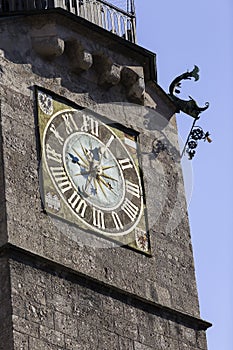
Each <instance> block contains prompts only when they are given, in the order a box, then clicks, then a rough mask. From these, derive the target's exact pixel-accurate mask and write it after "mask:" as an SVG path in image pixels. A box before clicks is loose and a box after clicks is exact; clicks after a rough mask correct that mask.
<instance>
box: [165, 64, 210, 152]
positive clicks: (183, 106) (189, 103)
mask: <svg viewBox="0 0 233 350" xmlns="http://www.w3.org/2000/svg"><path fill="white" fill-rule="evenodd" d="M198 73H199V68H198V67H197V66H194V68H193V70H192V71H191V72H189V71H188V72H186V73H183V74H181V75H179V76H178V77H177V78H175V79H174V80H173V81H172V83H171V85H170V87H169V95H168V96H169V97H170V99H171V100H172V101H173V103H174V104H175V105H176V107H177V109H176V112H177V113H179V112H183V113H185V114H188V115H190V116H191V117H192V118H194V121H193V124H192V127H191V130H190V132H189V135H188V138H187V141H186V143H185V146H184V149H183V152H182V155H181V156H183V155H184V153H185V152H186V153H187V154H188V156H189V159H192V158H193V157H194V155H195V153H196V148H197V145H198V141H199V140H204V141H206V140H207V141H208V142H212V140H211V139H210V138H209V136H210V133H209V132H206V133H205V132H204V131H203V129H202V128H201V127H199V126H195V123H196V121H197V120H198V119H199V118H200V113H201V112H203V111H205V110H206V109H207V108H208V107H209V102H206V103H205V106H204V107H199V106H198V105H197V102H196V101H195V100H194V99H193V98H192V97H191V96H189V98H190V100H182V99H180V98H179V97H177V96H176V95H175V94H179V93H180V88H181V81H182V80H191V79H192V78H194V80H195V81H197V80H199V74H198Z"/></svg>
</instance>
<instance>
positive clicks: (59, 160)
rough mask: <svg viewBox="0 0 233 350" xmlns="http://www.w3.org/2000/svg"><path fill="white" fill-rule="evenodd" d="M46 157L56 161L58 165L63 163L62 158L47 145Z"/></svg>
mask: <svg viewBox="0 0 233 350" xmlns="http://www.w3.org/2000/svg"><path fill="white" fill-rule="evenodd" d="M46 156H47V158H48V159H51V160H54V161H55V162H57V163H62V156H61V154H59V153H56V151H55V150H54V149H53V148H52V147H51V146H50V145H49V144H48V143H47V144H46Z"/></svg>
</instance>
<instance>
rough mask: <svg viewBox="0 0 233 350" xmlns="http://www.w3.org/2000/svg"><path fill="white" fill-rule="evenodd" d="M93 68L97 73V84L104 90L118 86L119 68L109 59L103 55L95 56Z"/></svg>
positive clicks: (119, 78)
mask: <svg viewBox="0 0 233 350" xmlns="http://www.w3.org/2000/svg"><path fill="white" fill-rule="evenodd" d="M94 61H95V68H96V71H97V72H98V73H99V80H98V83H99V85H101V86H102V87H104V88H105V89H109V88H110V87H112V86H114V85H117V84H119V82H120V80H121V66H120V65H118V64H116V63H114V62H113V61H112V60H111V59H110V58H109V57H106V56H105V55H101V54H99V55H96V56H95V60H94Z"/></svg>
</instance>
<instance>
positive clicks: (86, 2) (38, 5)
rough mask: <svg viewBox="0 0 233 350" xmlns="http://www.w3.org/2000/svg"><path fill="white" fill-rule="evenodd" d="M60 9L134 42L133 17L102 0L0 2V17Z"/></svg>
mask: <svg viewBox="0 0 233 350" xmlns="http://www.w3.org/2000/svg"><path fill="white" fill-rule="evenodd" d="M58 7H60V8H62V9H65V10H67V11H69V12H71V13H73V14H75V15H76V16H80V17H83V18H85V19H87V20H88V21H90V22H92V23H95V24H97V25H98V26H100V27H102V28H104V29H106V30H108V31H110V32H112V33H114V34H116V35H118V36H121V37H123V38H125V39H126V40H129V41H132V42H134V43H135V42H136V28H135V15H134V13H128V12H126V11H124V10H121V9H120V8H118V7H116V6H114V5H112V4H110V3H108V2H106V1H104V0H0V15H3V14H6V13H10V12H19V11H32V10H41V9H51V8H58Z"/></svg>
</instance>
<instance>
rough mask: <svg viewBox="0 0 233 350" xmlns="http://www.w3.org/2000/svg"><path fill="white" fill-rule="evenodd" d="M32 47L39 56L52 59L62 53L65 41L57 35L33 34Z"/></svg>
mask: <svg viewBox="0 0 233 350" xmlns="http://www.w3.org/2000/svg"><path fill="white" fill-rule="evenodd" d="M32 48H33V50H35V52H36V53H37V54H38V55H39V56H41V57H43V58H45V59H49V60H52V59H54V58H55V57H58V56H61V55H62V54H63V52H64V48H65V43H64V40H62V39H60V38H59V37H58V36H57V35H45V36H35V37H32Z"/></svg>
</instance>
